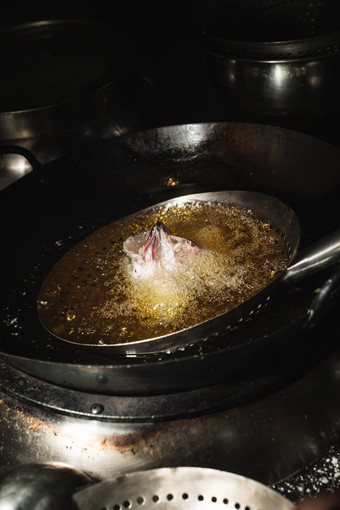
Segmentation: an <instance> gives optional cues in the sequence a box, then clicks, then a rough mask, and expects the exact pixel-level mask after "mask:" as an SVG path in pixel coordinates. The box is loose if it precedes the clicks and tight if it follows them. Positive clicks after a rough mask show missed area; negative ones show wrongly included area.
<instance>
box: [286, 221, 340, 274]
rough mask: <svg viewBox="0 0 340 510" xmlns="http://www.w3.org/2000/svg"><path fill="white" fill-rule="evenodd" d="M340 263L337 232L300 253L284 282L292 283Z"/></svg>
mask: <svg viewBox="0 0 340 510" xmlns="http://www.w3.org/2000/svg"><path fill="white" fill-rule="evenodd" d="M337 262H340V230H335V231H334V232H332V233H331V234H329V235H327V236H326V237H323V238H322V239H320V241H317V242H316V243H314V244H312V245H311V246H308V247H307V248H305V249H304V250H301V252H299V253H298V255H297V257H296V259H295V261H294V264H293V265H292V266H290V267H289V268H288V269H287V271H286V273H285V275H284V280H285V281H286V282H291V281H295V280H299V279H300V278H304V277H306V276H309V275H311V274H314V273H317V272H318V271H321V270H322V269H326V268H327V267H330V266H332V265H334V264H336V263H337Z"/></svg>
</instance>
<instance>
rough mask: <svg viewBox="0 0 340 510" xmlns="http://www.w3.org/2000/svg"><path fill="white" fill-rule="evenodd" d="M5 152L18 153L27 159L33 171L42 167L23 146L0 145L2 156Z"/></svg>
mask: <svg viewBox="0 0 340 510" xmlns="http://www.w3.org/2000/svg"><path fill="white" fill-rule="evenodd" d="M5 154H19V155H20V156H23V157H24V158H26V159H27V161H28V162H29V164H30V165H31V167H32V169H33V171H34V172H37V171H38V170H40V168H41V167H42V165H41V163H39V161H38V160H37V158H36V157H35V156H34V154H32V152H31V151H30V150H28V149H26V148H25V147H20V146H18V145H0V155H1V156H3V155H5Z"/></svg>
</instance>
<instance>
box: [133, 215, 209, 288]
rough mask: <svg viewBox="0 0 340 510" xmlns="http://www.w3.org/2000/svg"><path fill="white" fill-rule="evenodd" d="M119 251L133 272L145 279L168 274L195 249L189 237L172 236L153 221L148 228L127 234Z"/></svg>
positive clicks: (194, 251)
mask: <svg viewBox="0 0 340 510" xmlns="http://www.w3.org/2000/svg"><path fill="white" fill-rule="evenodd" d="M123 250H124V252H125V253H126V255H128V257H129V258H130V260H131V262H132V265H133V269H134V275H135V276H137V277H138V278H149V277H151V276H157V275H159V274H162V273H171V272H172V271H174V270H175V269H176V267H177V266H178V264H181V263H183V262H184V261H186V260H187V258H188V257H190V256H191V255H192V254H194V253H197V251H198V250H199V248H198V247H197V246H196V244H195V243H194V242H193V241H191V240H190V239H185V238H184V237H177V236H174V235H173V234H172V232H171V230H170V229H169V228H168V227H167V226H166V225H164V223H163V222H161V221H157V222H156V223H155V225H154V226H153V227H152V229H151V230H149V231H147V232H143V233H142V234H137V235H135V236H131V237H128V238H127V239H126V241H125V242H124V245H123Z"/></svg>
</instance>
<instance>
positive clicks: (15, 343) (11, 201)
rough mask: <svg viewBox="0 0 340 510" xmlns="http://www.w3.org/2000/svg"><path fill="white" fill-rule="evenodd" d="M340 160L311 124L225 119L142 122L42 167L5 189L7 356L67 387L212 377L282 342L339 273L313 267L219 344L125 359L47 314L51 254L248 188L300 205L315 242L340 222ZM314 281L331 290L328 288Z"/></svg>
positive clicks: (116, 387) (129, 386) (171, 383)
mask: <svg viewBox="0 0 340 510" xmlns="http://www.w3.org/2000/svg"><path fill="white" fill-rule="evenodd" d="M339 162H340V151H339V149H337V148H336V147H333V146H332V145H329V144H327V143H325V142H322V141H320V140H317V139H315V138H313V137H310V136H307V135H303V134H301V133H296V132H293V131H288V130H285V129H281V128H275V127H271V126H259V125H249V124H233V123H228V124H227V123H219V124H198V125H187V126H174V127H168V128H160V129H156V130H149V131H145V132H140V133H136V134H133V135H129V136H126V137H121V138H119V139H116V140H110V141H106V142H100V143H98V144H94V145H91V146H89V147H87V148H86V149H84V150H83V151H82V152H77V153H75V154H73V155H72V156H71V157H64V158H61V159H59V160H56V161H54V162H51V163H49V164H47V165H45V166H44V167H42V168H40V169H39V168H37V169H36V171H34V172H32V174H30V175H27V176H25V177H24V178H22V179H21V180H20V181H18V182H16V183H14V184H13V185H11V186H9V187H8V188H6V189H5V190H3V192H1V204H0V209H1V217H2V222H1V239H2V246H3V247H4V248H3V249H2V251H1V261H2V268H3V277H2V285H1V303H2V305H1V307H2V315H3V317H4V320H3V321H2V324H1V332H0V333H1V337H0V338H1V347H0V349H1V352H2V356H3V357H4V358H5V359H6V360H7V361H9V362H10V363H11V364H13V365H14V366H16V367H18V368H21V369H23V370H24V371H27V372H28V373H32V374H34V375H37V376H39V377H41V378H44V379H47V380H49V381H52V382H56V383H58V384H62V385H67V386H69V387H77V388H80V389H85V390H90V391H100V392H117V393H129V392H134V391H136V392H144V393H148V392H151V393H152V392H153V393H155V392H162V391H176V390H179V389H182V388H189V387H197V386H203V385H206V384H213V383H214V382H216V381H219V380H221V379H224V378H226V377H228V376H229V375H230V374H231V373H232V372H233V371H235V370H239V369H240V368H244V367H245V366H247V365H249V364H250V363H252V362H253V361H254V360H255V359H256V355H257V356H263V353H264V351H265V350H266V349H268V348H269V349H271V350H272V352H275V351H276V350H279V347H280V345H282V344H287V338H292V335H291V333H292V331H298V332H301V331H303V330H306V328H307V327H308V326H309V325H310V324H311V323H312V322H313V324H315V323H316V322H317V314H318V312H319V311H320V310H324V308H325V303H327V301H328V299H329V298H330V297H331V296H332V295H333V294H334V291H335V289H336V288H337V285H338V279H339V278H338V273H337V272H335V273H332V275H331V276H329V274H328V273H327V274H325V272H324V271H321V272H320V274H319V275H318V277H317V280H314V279H312V280H310V279H309V278H307V282H306V283H305V284H304V285H303V289H302V290H301V286H300V285H299V288H300V290H296V289H295V287H294V285H293V290H294V292H295V293H296V294H295V296H296V300H295V301H294V300H293V301H294V302H292V292H290V293H289V292H288V291H287V292H286V291H284V292H282V293H281V292H280V300H281V302H280V305H279V310H280V312H279V313H277V310H276V311H275V303H274V304H273V305H272V304H269V305H267V307H266V308H267V310H265V311H263V312H262V311H261V313H259V314H258V315H257V317H254V318H253V319H252V320H251V321H249V322H248V323H247V325H243V326H240V327H238V328H237V331H236V332H234V331H231V332H228V334H227V335H224V336H223V338H222V339H220V340H219V343H218V345H217V344H215V343H214V341H212V342H206V343H205V344H204V347H203V351H202V348H201V347H200V349H198V350H197V351H196V350H195V349H192V348H188V349H185V350H184V351H183V352H181V353H175V354H165V355H164V356H163V355H159V356H158V355H157V356H155V355H145V356H135V357H132V358H126V357H125V356H123V357H121V356H119V355H110V354H109V355H108V354H107V353H105V354H104V353H103V352H102V351H100V352H99V353H98V352H93V351H92V350H88V349H86V348H85V347H84V348H82V347H79V346H72V345H68V344H66V343H65V342H62V341H60V340H58V339H57V338H54V337H53V336H52V335H49V334H48V333H47V331H46V330H45V328H44V327H43V326H42V325H41V323H40V321H39V318H38V316H37V309H36V299H37V295H38V292H39V289H40V286H41V284H42V282H43V280H44V278H45V276H46V275H47V274H48V272H49V270H50V269H51V267H52V266H53V264H54V263H55V262H56V261H57V260H58V259H59V258H60V257H61V256H62V255H63V254H64V253H65V252H66V251H68V249H69V248H70V247H71V246H72V245H74V244H75V243H76V242H78V241H80V240H81V239H83V238H84V237H85V235H87V234H89V233H91V232H93V230H95V229H97V228H99V227H100V226H102V225H105V224H107V223H109V222H110V221H113V220H115V219H117V218H119V217H123V216H126V215H128V214H131V213H133V212H134V211H137V210H140V209H142V208H144V207H148V206H150V205H152V204H154V203H157V202H160V201H163V200H168V199H171V198H173V197H175V196H179V195H185V194H188V193H195V192H207V191H211V190H224V189H230V190H235V189H243V190H246V191H247V190H248V191H260V192H264V193H268V194H270V195H274V196H276V197H277V198H279V199H282V200H284V201H285V202H286V203H287V204H289V205H290V206H291V207H292V208H293V209H294V210H296V211H297V214H298V217H299V220H300V222H301V225H302V237H301V246H302V247H304V246H305V245H308V244H311V242H313V241H316V240H318V239H320V238H321V237H322V236H323V235H325V234H328V233H330V232H332V231H333V230H334V229H335V228H336V227H337V217H338V215H337V212H338V209H337V210H336V213H334V207H335V208H338V201H337V193H338V189H339V185H340V174H339V171H338V168H339ZM174 182H176V183H178V184H177V185H176V186H172V185H170V184H172V183H174ZM316 204H317V205H316ZM331 204H332V209H331V208H330V205H331ZM316 286H317V287H318V288H321V289H323V292H322V293H321V294H319V295H318V296H316V295H315V292H314V291H315V287H316ZM288 287H289V289H290V291H292V287H291V285H288ZM300 291H301V292H302V294H300ZM281 294H282V295H281ZM293 294H294V293H293ZM282 300H283V304H282ZM274 301H275V300H274ZM310 310H312V314H311V312H310ZM312 316H313V317H312ZM193 340H194V338H193ZM288 344H289V342H288ZM174 373H175V374H176V375H174Z"/></svg>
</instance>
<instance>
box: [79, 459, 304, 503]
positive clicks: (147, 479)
mask: <svg viewBox="0 0 340 510" xmlns="http://www.w3.org/2000/svg"><path fill="white" fill-rule="evenodd" d="M73 498H74V500H75V502H76V504H77V505H78V508H79V510H125V509H133V510H135V509H138V510H144V509H147V510H152V509H154V510H171V509H176V510H207V509H209V510H222V509H223V510H292V508H293V507H294V505H293V503H291V502H290V501H289V500H287V499H285V498H284V497H283V496H281V495H280V494H278V493H277V492H275V491H274V490H272V489H269V488H268V487H266V486H264V485H262V484H260V483H259V482H256V481H254V480H251V479H249V478H245V477H243V476H240V475H236V474H233V473H228V472H225V471H220V470H216V469H210V468H197V467H177V468H158V469H152V470H147V471H138V472H135V473H130V474H126V475H123V476H120V477H118V478H116V479H112V480H108V481H104V482H99V483H97V484H95V485H92V486H89V487H87V488H85V489H82V490H80V491H79V492H78V493H76V494H75V495H74V496H73Z"/></svg>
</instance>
